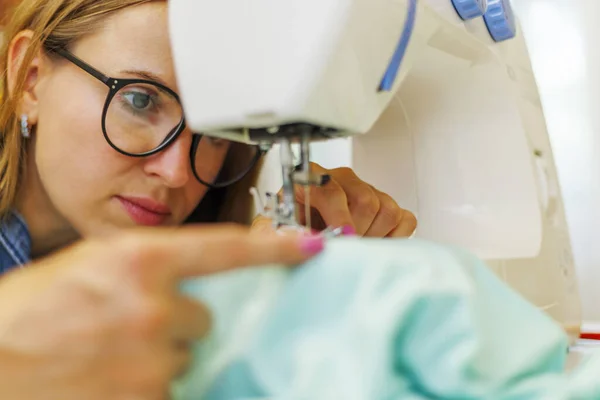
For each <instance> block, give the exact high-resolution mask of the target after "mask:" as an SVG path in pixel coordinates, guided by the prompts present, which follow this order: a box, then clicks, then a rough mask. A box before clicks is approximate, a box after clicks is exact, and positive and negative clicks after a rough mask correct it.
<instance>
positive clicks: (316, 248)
mask: <svg viewBox="0 0 600 400" xmlns="http://www.w3.org/2000/svg"><path fill="white" fill-rule="evenodd" d="M324 249H325V236H323V235H310V236H302V237H300V251H301V252H302V253H303V254H305V255H307V256H314V255H316V254H319V253H320V252H322V251H323V250H324Z"/></svg>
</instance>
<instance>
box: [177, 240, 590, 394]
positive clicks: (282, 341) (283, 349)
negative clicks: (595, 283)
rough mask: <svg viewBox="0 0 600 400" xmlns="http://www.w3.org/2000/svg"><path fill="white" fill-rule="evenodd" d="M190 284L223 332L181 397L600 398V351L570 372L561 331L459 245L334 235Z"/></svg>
mask: <svg viewBox="0 0 600 400" xmlns="http://www.w3.org/2000/svg"><path fill="white" fill-rule="evenodd" d="M182 290H183V291H185V292H186V293H188V294H190V295H192V296H194V297H196V298H198V299H200V300H202V301H203V302H204V303H206V304H207V305H208V306H209V307H210V308H211V309H212V311H213V315H214V329H213V331H212V333H211V335H210V336H209V337H208V338H207V339H205V340H203V341H201V342H199V343H198V344H197V346H196V347H195V349H194V362H193V365H192V368H191V369H190V371H189V373H188V374H187V375H186V376H185V377H184V378H183V379H182V380H180V381H179V382H176V383H175V384H174V386H173V398H174V400H192V399H193V400H199V399H206V400H234V399H235V400H238V399H277V400H304V399H307V400H308V399H310V400H321V399H323V400H332V399H336V400H337V399H340V400H341V399H344V400H388V399H389V400H391V399H394V400H396V399H407V400H408V399H410V400H413V399H457V400H458V399H459V400H469V399H494V400H529V399H531V400H533V399H536V400H538V399H542V400H543V399H548V400H550V399H552V400H554V399H557V400H558V399H600V386H599V385H600V384H599V383H598V382H600V379H599V378H598V377H600V356H598V357H596V358H595V359H593V360H591V361H590V362H589V363H587V364H585V365H583V366H582V367H581V368H580V369H578V370H576V371H575V372H573V374H572V375H566V374H565V373H564V372H563V371H564V366H565V360H566V356H567V349H568V343H567V338H566V336H565V334H564V333H563V331H562V330H561V329H560V327H559V326H558V325H557V324H555V323H554V322H553V321H552V320H551V319H550V318H548V317H547V316H546V315H545V314H544V313H542V312H541V311H539V310H538V309H536V308H535V307H533V306H532V305H531V304H529V303H528V302H527V301H525V300H524V299H522V298H521V297H520V296H519V295H518V294H517V293H515V292H514V291H512V290H511V289H510V288H509V287H508V286H506V285H505V284H504V283H503V282H502V281H500V280H499V279H497V277H496V276H495V275H494V274H493V273H492V272H491V271H490V270H489V269H488V268H487V267H486V266H485V265H484V263H483V262H481V261H480V260H479V259H477V258H476V257H474V256H472V255H470V254H468V253H467V252H465V251H462V250H460V249H456V248H453V247H446V246H440V245H436V244H433V243H429V242H425V241H420V240H391V239H390V240H378V239H366V238H336V239H332V240H330V241H329V242H328V245H327V248H326V250H325V251H324V252H323V254H321V255H320V256H318V257H316V258H314V259H313V260H311V261H309V262H307V263H305V264H304V265H302V266H299V267H297V268H294V269H288V268H281V267H277V266H270V267H262V268H255V269H245V270H243V271H235V272H230V273H225V274H221V275H216V276H213V277H208V278H199V279H195V280H190V281H188V282H186V283H185V284H184V285H183V287H182Z"/></svg>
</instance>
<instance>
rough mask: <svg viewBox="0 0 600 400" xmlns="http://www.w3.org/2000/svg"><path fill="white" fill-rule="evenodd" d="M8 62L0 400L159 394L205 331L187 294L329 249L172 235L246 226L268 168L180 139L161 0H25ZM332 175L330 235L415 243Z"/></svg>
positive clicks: (237, 233) (236, 231)
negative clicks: (226, 276)
mask: <svg viewBox="0 0 600 400" xmlns="http://www.w3.org/2000/svg"><path fill="white" fill-rule="evenodd" d="M0 59H1V60H2V62H3V63H4V64H3V65H2V67H3V68H4V69H5V71H6V75H5V77H4V81H3V87H4V89H5V93H3V98H4V102H3V104H2V107H1V109H0V129H1V130H2V132H4V134H3V136H2V142H1V143H2V153H1V154H0V171H1V175H0V214H1V215H2V216H3V220H2V221H3V222H2V225H1V226H0V244H1V246H0V263H1V267H2V269H3V270H4V271H10V273H7V274H6V275H5V276H4V277H3V278H2V279H0V327H2V328H1V329H2V331H0V398H3V399H5V398H6V399H9V398H18V399H21V400H27V399H37V398H43V399H61V400H67V399H83V398H85V399H91V400H93V399H109V398H110V399H131V398H135V399H155V398H162V394H164V393H166V390H167V388H168V383H169V381H170V380H171V379H172V378H173V377H174V376H176V375H177V374H178V373H180V372H181V371H183V370H184V368H185V365H186V363H187V360H188V357H189V353H188V343H189V342H190V341H191V340H195V339H197V338H199V337H202V335H203V334H205V333H206V331H207V330H208V329H209V325H210V317H209V312H208V310H205V309H204V308H203V307H202V305H200V304H198V303H196V302H194V301H192V300H191V299H188V298H185V297H183V296H181V295H180V294H179V293H178V292H177V290H176V288H177V283H178V281H179V280H181V279H183V278H186V277H189V276H195V275H202V274H210V273H215V272H219V271H223V270H226V269H231V268H239V267H244V266H250V265H260V264H265V263H283V264H295V263H298V262H302V261H304V260H306V259H308V258H309V257H311V256H313V255H315V254H317V253H318V252H319V251H320V250H321V249H322V248H323V240H322V238H321V237H319V236H314V237H283V236H278V235H264V234H252V233H253V232H254V233H256V232H258V230H259V229H258V228H265V227H267V226H268V223H269V221H268V220H266V219H264V218H258V219H255V220H254V223H253V228H251V229H249V230H247V229H245V228H242V227H239V226H236V227H234V226H231V225H224V224H219V225H216V226H210V227H208V226H202V227H191V226H189V227H185V228H177V229H176V227H177V226H178V225H181V224H182V223H185V222H235V223H246V222H250V215H251V214H250V204H249V201H250V198H249V196H248V188H249V187H250V185H251V184H252V183H253V182H254V180H255V177H256V175H257V173H258V164H260V163H259V162H257V163H256V161H257V160H258V157H257V154H256V149H255V148H254V147H252V146H242V145H239V144H233V143H228V142H226V141H223V140H214V139H210V138H207V137H203V136H201V135H197V134H193V133H192V132H190V131H189V130H188V129H187V128H185V120H184V118H183V112H182V110H181V105H180V103H179V100H178V96H177V84H176V79H175V76H174V72H173V65H172V58H171V55H170V48H169V42H168V30H167V4H166V2H165V1H150V0H26V1H24V2H22V3H21V4H20V6H19V8H18V9H17V10H16V11H15V13H14V14H13V16H12V18H11V20H10V23H9V24H8V26H7V28H6V30H5V46H4V48H3V50H2V55H1V56H0ZM190 148H192V149H194V151H195V153H194V154H195V156H190ZM255 164H256V165H255ZM252 166H254V168H251V167H252ZM313 168H315V169H319V170H322V168H320V167H319V166H317V165H313ZM245 171H251V172H250V173H247V174H245V175H244V174H243V172H245ZM321 172H327V173H328V174H330V175H331V176H332V181H331V182H329V183H328V184H327V185H325V186H324V187H323V188H320V189H316V190H314V191H313V194H312V203H313V206H314V208H315V212H316V213H317V214H318V216H319V217H320V220H321V222H322V223H323V225H333V226H347V227H348V228H347V229H346V231H354V232H355V233H357V234H359V235H367V236H380V237H386V236H389V237H391V236H408V235H410V234H411V233H412V232H413V231H414V227H415V219H414V216H413V215H412V214H411V213H409V212H407V211H405V210H402V209H401V208H400V207H398V205H397V204H396V203H395V202H394V201H393V200H392V199H391V198H390V197H389V196H387V195H386V194H384V193H381V192H379V191H377V190H376V189H374V188H372V187H371V186H369V185H368V184H367V183H365V182H363V181H361V180H360V179H358V178H357V177H356V175H355V174H354V173H353V172H352V171H351V170H348V169H337V170H331V171H324V170H322V171H321ZM299 200H301V199H300V198H299ZM149 226H152V228H149ZM261 232H262V230H261ZM23 264H31V265H28V266H27V267H26V268H17V267H19V266H21V265H23Z"/></svg>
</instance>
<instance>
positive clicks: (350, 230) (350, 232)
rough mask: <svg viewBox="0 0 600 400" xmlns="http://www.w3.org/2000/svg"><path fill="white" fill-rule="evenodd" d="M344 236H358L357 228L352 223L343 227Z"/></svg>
mask: <svg viewBox="0 0 600 400" xmlns="http://www.w3.org/2000/svg"><path fill="white" fill-rule="evenodd" d="M342 236H356V229H354V227H352V226H350V225H346V226H344V227H342Z"/></svg>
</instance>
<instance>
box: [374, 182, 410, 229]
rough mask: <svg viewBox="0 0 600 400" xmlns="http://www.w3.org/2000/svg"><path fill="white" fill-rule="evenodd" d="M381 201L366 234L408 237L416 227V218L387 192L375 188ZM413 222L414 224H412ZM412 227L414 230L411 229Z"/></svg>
mask: <svg viewBox="0 0 600 400" xmlns="http://www.w3.org/2000/svg"><path fill="white" fill-rule="evenodd" d="M373 190H374V191H375V192H376V193H377V196H378V197H379V201H380V208H379V212H378V213H377V216H376V217H375V220H374V221H373V224H372V225H371V227H370V228H369V230H368V231H367V233H366V234H365V236H370V237H408V236H410V235H411V234H412V233H413V231H414V228H415V227H416V218H415V217H414V215H413V214H412V213H411V212H410V211H407V210H404V209H403V208H401V207H400V206H399V205H398V203H396V201H395V200H394V199H393V198H392V197H391V196H390V195H388V194H387V193H384V192H382V191H380V190H377V189H375V188H373ZM411 223H412V224H411ZM411 229H412V230H411Z"/></svg>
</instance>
